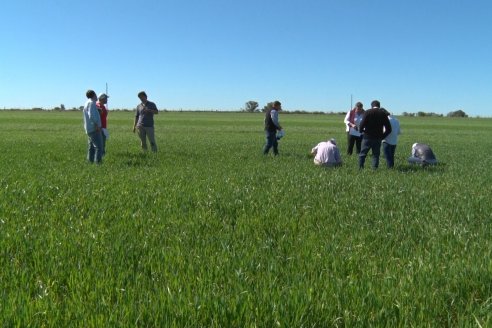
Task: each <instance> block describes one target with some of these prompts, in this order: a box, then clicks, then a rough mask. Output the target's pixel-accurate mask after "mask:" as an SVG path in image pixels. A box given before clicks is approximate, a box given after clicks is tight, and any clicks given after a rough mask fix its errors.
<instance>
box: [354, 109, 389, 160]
mask: <svg viewBox="0 0 492 328" xmlns="http://www.w3.org/2000/svg"><path fill="white" fill-rule="evenodd" d="M359 130H360V132H362V134H363V137H362V148H361V150H360V153H359V169H363V168H364V163H365V161H366V156H367V154H368V153H369V150H371V152H372V168H373V169H377V168H378V166H379V155H380V153H381V142H382V140H383V139H384V138H386V137H387V136H388V135H389V134H390V133H391V124H390V121H389V119H388V114H387V112H386V110H385V109H382V108H381V104H380V102H379V101H378V100H373V101H372V102H371V109H369V110H368V111H366V113H365V114H364V118H363V119H362V122H361V123H360V126H359Z"/></svg>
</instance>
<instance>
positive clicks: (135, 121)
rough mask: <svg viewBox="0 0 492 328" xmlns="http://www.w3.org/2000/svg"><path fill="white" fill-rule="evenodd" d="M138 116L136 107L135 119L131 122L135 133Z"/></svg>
mask: <svg viewBox="0 0 492 328" xmlns="http://www.w3.org/2000/svg"><path fill="white" fill-rule="evenodd" d="M139 115H140V112H139V110H138V107H137V113H136V114H135V119H134V121H133V132H135V129H136V127H137V123H138V116H139Z"/></svg>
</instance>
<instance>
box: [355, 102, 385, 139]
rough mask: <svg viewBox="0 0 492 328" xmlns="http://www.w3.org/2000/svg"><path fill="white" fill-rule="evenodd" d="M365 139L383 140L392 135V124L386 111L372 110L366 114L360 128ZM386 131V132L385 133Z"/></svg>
mask: <svg viewBox="0 0 492 328" xmlns="http://www.w3.org/2000/svg"><path fill="white" fill-rule="evenodd" d="M359 131H360V132H362V133H363V134H364V137H365V138H370V139H381V140H383V139H384V138H386V137H387V136H388V135H389V134H390V133H391V123H390V121H389V119H388V114H387V112H386V111H385V110H384V109H381V108H371V109H369V110H368V111H366V112H365V114H364V118H363V119H362V122H361V123H360V126H359ZM383 131H384V132H383Z"/></svg>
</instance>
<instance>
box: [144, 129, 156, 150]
mask: <svg viewBox="0 0 492 328" xmlns="http://www.w3.org/2000/svg"><path fill="white" fill-rule="evenodd" d="M145 131H146V132H147V137H149V142H150V148H151V149H152V151H153V152H154V153H156V152H157V144H156V143H155V135H154V127H148V128H145Z"/></svg>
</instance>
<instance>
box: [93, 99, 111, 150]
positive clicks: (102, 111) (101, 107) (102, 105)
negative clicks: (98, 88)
mask: <svg viewBox="0 0 492 328" xmlns="http://www.w3.org/2000/svg"><path fill="white" fill-rule="evenodd" d="M97 98H98V101H97V102H96V106H97V110H98V111H99V115H100V116H101V127H102V128H101V136H102V143H103V153H102V156H103V157H104V155H106V140H108V138H109V132H108V125H107V121H108V109H107V108H106V104H107V103H108V98H109V96H108V95H107V94H105V93H101V94H99V97H97Z"/></svg>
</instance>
